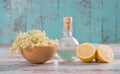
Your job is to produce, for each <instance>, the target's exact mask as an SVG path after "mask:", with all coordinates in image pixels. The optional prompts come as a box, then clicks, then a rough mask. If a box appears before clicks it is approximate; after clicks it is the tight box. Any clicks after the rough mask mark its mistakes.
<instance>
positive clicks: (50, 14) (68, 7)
mask: <svg viewBox="0 0 120 74" xmlns="http://www.w3.org/2000/svg"><path fill="white" fill-rule="evenodd" d="M119 4H120V0H0V44H10V43H12V42H13V40H14V39H15V37H16V33H18V32H19V31H28V30H32V29H40V30H42V31H45V32H46V33H47V35H48V36H49V37H50V38H53V39H59V38H61V37H62V36H63V34H62V30H63V17H64V16H72V17H73V25H72V26H73V35H74V36H75V37H76V39H78V41H79V42H80V43H82V42H92V43H120V5H119Z"/></svg>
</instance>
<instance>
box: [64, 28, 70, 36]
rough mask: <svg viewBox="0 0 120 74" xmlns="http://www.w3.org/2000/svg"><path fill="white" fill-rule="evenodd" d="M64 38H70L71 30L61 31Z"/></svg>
mask: <svg viewBox="0 0 120 74" xmlns="http://www.w3.org/2000/svg"><path fill="white" fill-rule="evenodd" d="M63 34H64V36H72V30H70V29H69V30H64V31H63Z"/></svg>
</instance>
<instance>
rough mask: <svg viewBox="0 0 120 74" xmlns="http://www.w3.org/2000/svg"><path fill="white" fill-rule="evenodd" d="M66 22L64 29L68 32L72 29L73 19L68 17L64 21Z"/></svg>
mask: <svg viewBox="0 0 120 74" xmlns="http://www.w3.org/2000/svg"><path fill="white" fill-rule="evenodd" d="M63 22H64V29H65V30H68V29H70V28H71V24H72V17H69V16H66V17H64V19H63Z"/></svg>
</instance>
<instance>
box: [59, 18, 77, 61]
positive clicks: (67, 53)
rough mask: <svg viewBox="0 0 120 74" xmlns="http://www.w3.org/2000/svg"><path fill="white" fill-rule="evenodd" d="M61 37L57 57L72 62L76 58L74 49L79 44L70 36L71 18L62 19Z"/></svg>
mask: <svg viewBox="0 0 120 74" xmlns="http://www.w3.org/2000/svg"><path fill="white" fill-rule="evenodd" d="M63 22H64V28H63V35H64V36H63V37H62V38H61V39H60V40H59V49H58V51H57V53H58V55H59V57H60V58H61V59H62V60H64V61H74V59H75V58H76V47H77V46H78V45H79V42H78V41H77V40H76V39H75V37H74V36H73V35H72V17H69V16H67V17H64V18H63Z"/></svg>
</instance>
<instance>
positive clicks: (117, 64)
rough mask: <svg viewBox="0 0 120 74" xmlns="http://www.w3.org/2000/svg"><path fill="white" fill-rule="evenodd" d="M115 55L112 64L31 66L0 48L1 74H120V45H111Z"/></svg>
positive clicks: (76, 63)
mask: <svg viewBox="0 0 120 74" xmlns="http://www.w3.org/2000/svg"><path fill="white" fill-rule="evenodd" d="M110 47H111V48H112V49H113V51H114V53H115V59H114V61H113V62H111V63H96V62H92V63H83V62H81V61H76V62H61V63H60V62H59V63H58V62H57V61H56V60H50V61H48V62H46V63H45V64H31V63H29V62H27V61H26V60H25V59H24V58H22V57H21V56H15V57H9V46H3V45H1V46H0V74H67V73H68V74H120V45H119V44H118V45H110Z"/></svg>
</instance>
